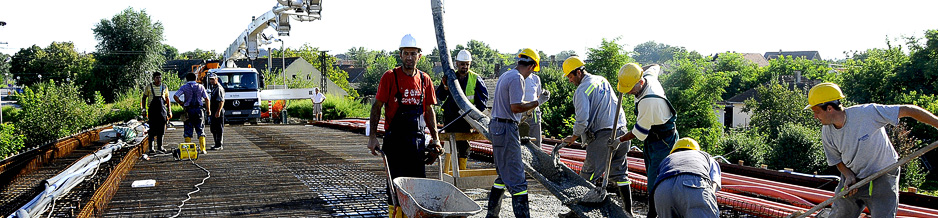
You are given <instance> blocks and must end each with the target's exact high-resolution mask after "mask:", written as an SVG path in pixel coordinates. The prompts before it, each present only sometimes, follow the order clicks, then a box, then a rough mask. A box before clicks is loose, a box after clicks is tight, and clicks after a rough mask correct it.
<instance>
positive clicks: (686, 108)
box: [661, 54, 729, 151]
mask: <svg viewBox="0 0 938 218" xmlns="http://www.w3.org/2000/svg"><path fill="white" fill-rule="evenodd" d="M675 56H676V57H677V59H674V60H672V61H671V62H669V65H672V66H674V67H673V69H671V71H672V72H671V74H668V75H666V76H665V77H664V78H661V80H662V81H661V84H662V86H663V87H664V90H665V93H666V95H667V96H668V100H669V101H670V102H671V105H672V106H674V110H676V111H677V122H676V124H677V130H678V132H679V133H680V134H681V136H682V137H691V138H694V139H696V140H697V141H698V142H699V143H700V144H701V146H703V147H704V148H711V149H712V148H713V147H715V146H714V145H716V144H717V143H718V140H719V138H720V137H722V135H723V125H722V124H720V121H719V120H718V119H717V116H716V114H715V113H714V112H713V108H715V107H716V106H717V105H716V103H717V102H719V101H722V99H721V95H722V94H723V92H724V91H723V90H724V88H725V87H726V86H727V85H728V82H729V78H728V77H727V76H726V75H725V74H723V73H705V71H706V68H707V67H708V66H709V65H710V63H709V62H708V61H706V60H704V58H702V57H700V56H697V55H694V54H677V55H675ZM708 151H709V150H708Z"/></svg>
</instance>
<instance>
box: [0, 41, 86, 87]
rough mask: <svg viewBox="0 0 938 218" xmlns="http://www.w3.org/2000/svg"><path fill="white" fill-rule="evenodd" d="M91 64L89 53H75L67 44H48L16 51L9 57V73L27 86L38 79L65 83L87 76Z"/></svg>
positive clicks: (69, 44)
mask: <svg viewBox="0 0 938 218" xmlns="http://www.w3.org/2000/svg"><path fill="white" fill-rule="evenodd" d="M94 62H95V60H94V57H93V56H92V55H89V54H79V53H78V52H77V51H75V44H73V43H71V42H52V43H51V44H49V46H48V47H46V48H40V47H39V46H36V45H33V46H31V47H29V48H24V49H20V51H19V52H16V54H15V55H14V56H13V57H12V59H11V63H10V73H12V77H14V78H15V77H20V80H19V83H20V84H25V85H31V84H33V83H36V82H39V76H40V75H42V80H58V81H65V80H71V79H76V77H77V76H78V75H84V74H88V73H90V72H91V70H92V65H93V63H94Z"/></svg>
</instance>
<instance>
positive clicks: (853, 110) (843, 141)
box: [821, 104, 899, 178]
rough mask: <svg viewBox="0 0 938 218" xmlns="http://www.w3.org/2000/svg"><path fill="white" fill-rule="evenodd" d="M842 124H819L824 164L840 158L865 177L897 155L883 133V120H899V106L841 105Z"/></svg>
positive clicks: (887, 122) (852, 169)
mask: <svg viewBox="0 0 938 218" xmlns="http://www.w3.org/2000/svg"><path fill="white" fill-rule="evenodd" d="M844 112H846V113H847V115H846V116H847V118H846V122H845V123H844V126H843V128H840V129H837V128H835V127H834V125H824V126H823V127H821V142H822V143H823V144H824V153H825V154H826V155H827V164H828V165H830V166H835V165H837V164H838V163H840V162H843V163H844V165H846V166H847V168H850V170H851V171H853V173H854V174H856V176H857V178H866V177H869V176H871V175H873V173H876V172H877V171H880V170H882V169H884V168H886V167H888V166H889V165H891V164H894V163H896V161H897V159H899V155H898V154H896V150H895V149H894V148H893V147H892V143H891V142H889V137H888V136H887V135H886V129H885V128H883V127H885V126H886V124H892V125H896V124H898V123H899V106H892V105H880V104H863V105H856V106H853V107H849V108H846V109H844Z"/></svg>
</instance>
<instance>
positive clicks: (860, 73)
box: [837, 48, 909, 103]
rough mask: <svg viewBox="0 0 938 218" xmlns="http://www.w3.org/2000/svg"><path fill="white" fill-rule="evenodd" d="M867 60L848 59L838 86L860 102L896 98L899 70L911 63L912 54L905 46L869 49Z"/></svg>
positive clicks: (865, 57) (884, 100) (852, 99)
mask: <svg viewBox="0 0 938 218" xmlns="http://www.w3.org/2000/svg"><path fill="white" fill-rule="evenodd" d="M858 55H859V56H862V57H864V58H863V59H848V60H846V61H845V63H844V66H845V67H846V71H844V72H843V73H842V74H841V75H840V81H838V83H837V84H838V85H840V88H841V89H842V90H843V92H844V95H846V96H847V99H850V100H851V101H854V102H858V103H871V102H889V100H891V99H893V98H895V97H896V94H897V92H896V91H898V90H896V88H895V87H896V86H897V85H898V84H895V83H893V81H891V80H893V79H894V78H895V77H896V70H897V69H898V68H900V67H901V66H903V65H907V64H909V56H908V55H906V54H905V53H904V52H902V49H901V48H888V49H868V50H866V52H863V53H862V54H857V55H855V56H858Z"/></svg>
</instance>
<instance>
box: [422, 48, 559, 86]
mask: <svg viewBox="0 0 938 218" xmlns="http://www.w3.org/2000/svg"><path fill="white" fill-rule="evenodd" d="M463 49H465V50H468V51H469V53H471V54H472V65H471V66H470V67H469V68H470V69H471V70H472V71H473V72H476V73H478V74H480V75H481V76H482V77H493V76H494V75H496V74H498V73H501V72H497V71H498V69H497V68H496V67H501V66H509V65H511V64H513V63H514V56H513V55H510V54H502V53H499V52H498V50H495V49H492V47H490V46H489V45H488V44H485V43H484V42H482V41H478V40H475V39H472V40H469V42H466V45H465V46H463V45H456V48H454V49H451V50H450V52H451V53H452V55H451V56H450V57H452V59H453V61H455V60H456V54H458V53H459V51H460V50H463ZM433 50H434V52H436V54H437V55H436V57H434V55H433V54H431V55H430V56H431V61H439V55H438V53H439V51H438V50H437V49H435V48H434V49H433ZM541 58H542V59H543V58H545V57H541ZM454 64H455V63H454ZM453 67H455V66H453Z"/></svg>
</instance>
